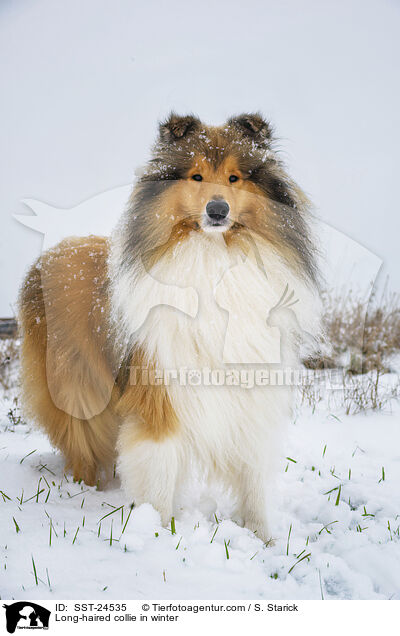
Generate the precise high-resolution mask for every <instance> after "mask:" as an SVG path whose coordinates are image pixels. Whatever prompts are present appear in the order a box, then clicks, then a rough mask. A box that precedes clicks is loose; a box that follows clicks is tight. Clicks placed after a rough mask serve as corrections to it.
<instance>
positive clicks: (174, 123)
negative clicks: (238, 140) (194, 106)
mask: <svg viewBox="0 0 400 636" xmlns="http://www.w3.org/2000/svg"><path fill="white" fill-rule="evenodd" d="M200 123H201V122H200V120H199V119H198V118H197V117H195V116H194V115H183V116H181V115H177V114H176V113H171V114H170V115H169V117H168V118H167V119H166V120H165V121H163V122H161V123H160V128H159V130H160V139H161V140H162V141H164V142H171V141H176V140H177V139H183V138H184V137H186V136H187V135H189V134H190V133H192V132H194V131H195V130H197V129H198V128H199V127H200Z"/></svg>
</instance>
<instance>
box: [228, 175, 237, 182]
mask: <svg viewBox="0 0 400 636" xmlns="http://www.w3.org/2000/svg"><path fill="white" fill-rule="evenodd" d="M235 181H239V177H237V176H236V175H235V174H231V176H230V177H229V182H230V183H235Z"/></svg>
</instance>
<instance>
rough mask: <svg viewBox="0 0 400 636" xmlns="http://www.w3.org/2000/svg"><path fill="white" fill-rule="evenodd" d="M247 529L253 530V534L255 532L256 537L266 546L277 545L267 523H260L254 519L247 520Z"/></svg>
mask: <svg viewBox="0 0 400 636" xmlns="http://www.w3.org/2000/svg"><path fill="white" fill-rule="evenodd" d="M245 527H246V528H247V529H248V530H251V531H252V532H254V534H255V535H256V537H257V538H258V539H261V541H262V542H263V543H264V544H265V545H266V546H273V545H275V541H274V539H273V538H272V535H271V532H270V530H269V527H268V524H267V523H266V522H265V521H259V520H254V519H251V520H246V522H245Z"/></svg>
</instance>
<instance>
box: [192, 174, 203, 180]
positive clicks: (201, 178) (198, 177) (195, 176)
mask: <svg viewBox="0 0 400 636" xmlns="http://www.w3.org/2000/svg"><path fill="white" fill-rule="evenodd" d="M192 179H193V180H194V181H203V177H202V176H201V174H194V175H193V176H192Z"/></svg>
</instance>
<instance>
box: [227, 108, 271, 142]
mask: <svg viewBox="0 0 400 636" xmlns="http://www.w3.org/2000/svg"><path fill="white" fill-rule="evenodd" d="M228 123H229V124H230V125H233V126H236V127H237V128H240V129H241V130H242V132H243V133H245V134H247V135H249V136H251V137H254V138H258V139H259V140H262V139H263V140H266V139H271V137H272V127H271V125H270V123H269V122H268V121H267V120H266V119H264V117H263V116H262V115H261V113H243V114H242V115H238V116H237V117H232V118H231V119H230V120H229V122H228Z"/></svg>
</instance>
